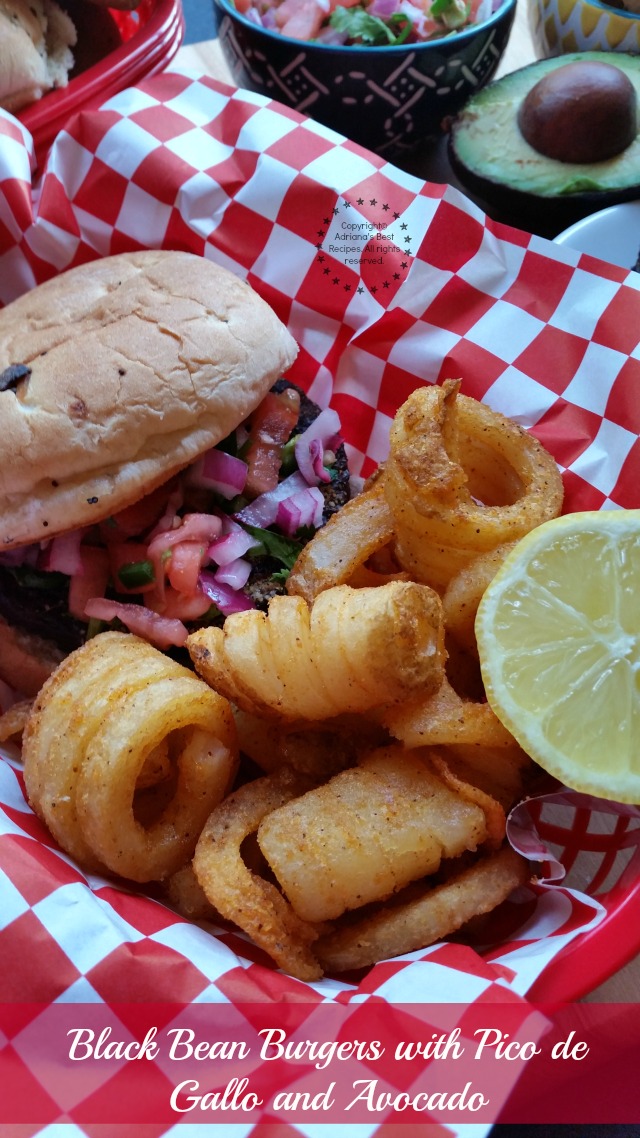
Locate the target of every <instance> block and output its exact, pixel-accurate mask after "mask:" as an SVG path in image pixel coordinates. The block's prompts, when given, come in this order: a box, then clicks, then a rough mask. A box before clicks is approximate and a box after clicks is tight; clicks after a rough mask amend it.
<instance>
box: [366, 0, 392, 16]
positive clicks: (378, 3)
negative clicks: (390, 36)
mask: <svg viewBox="0 0 640 1138" xmlns="http://www.w3.org/2000/svg"><path fill="white" fill-rule="evenodd" d="M397 8H398V3H397V0H372V2H371V4H369V6H368V8H367V11H368V13H369V15H370V16H379V17H380V18H381V19H385V18H386V17H388V16H393V15H394V13H395V12H396V11H397Z"/></svg>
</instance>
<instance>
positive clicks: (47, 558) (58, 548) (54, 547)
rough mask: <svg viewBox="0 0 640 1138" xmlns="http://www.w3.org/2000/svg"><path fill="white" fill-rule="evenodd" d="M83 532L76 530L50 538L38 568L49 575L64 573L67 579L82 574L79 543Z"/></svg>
mask: <svg viewBox="0 0 640 1138" xmlns="http://www.w3.org/2000/svg"><path fill="white" fill-rule="evenodd" d="M85 532H86V531H85V530H84V529H76V530H71V531H70V532H69V533H61V534H59V535H58V536H57V537H54V538H52V539H51V542H50V543H49V545H48V546H47V548H46V550H45V552H44V555H43V556H42V558H41V559H40V568H41V569H46V570H47V571H48V572H50V573H66V575H67V577H75V576H76V575H77V574H79V573H83V572H84V569H83V565H82V557H81V555H80V542H81V541H82V538H83V537H84V534H85Z"/></svg>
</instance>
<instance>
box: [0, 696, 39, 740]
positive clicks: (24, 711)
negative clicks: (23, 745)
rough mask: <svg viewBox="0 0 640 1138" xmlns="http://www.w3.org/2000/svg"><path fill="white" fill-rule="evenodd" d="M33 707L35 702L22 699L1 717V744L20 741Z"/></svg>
mask: <svg viewBox="0 0 640 1138" xmlns="http://www.w3.org/2000/svg"><path fill="white" fill-rule="evenodd" d="M32 706H33V700H31V699H22V700H19V701H18V703H14V704H13V705H12V706H11V707H9V708H8V709H7V711H5V712H4V713H3V714H2V715H0V743H8V742H10V741H13V742H15V743H17V742H19V741H20V739H21V738H22V732H23V731H24V729H25V726H26V723H27V719H28V718H29V713H30V711H31V708H32Z"/></svg>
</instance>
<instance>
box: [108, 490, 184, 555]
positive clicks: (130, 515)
mask: <svg viewBox="0 0 640 1138" xmlns="http://www.w3.org/2000/svg"><path fill="white" fill-rule="evenodd" d="M174 486H175V479H172V481H171V482H170V483H165V485H163V486H158V488H157V489H156V490H152V491H151V493H150V494H146V495H145V497H144V498H141V499H140V501H139V502H134V503H133V505H131V506H125V508H124V510H119V511H118V513H117V514H114V515H113V517H112V518H110V519H109V520H108V521H107V522H106V523H104V525H103V531H104V537H105V540H106V541H109V537H110V535H111V536H112V537H115V538H117V539H118V540H121V539H122V538H123V537H138V536H139V535H140V534H143V533H146V531H147V530H148V529H150V528H151V526H153V525H155V523H156V522H157V521H158V519H159V518H160V517H162V514H163V511H164V509H165V506H166V504H167V501H168V499H169V496H170V494H171V491H172V490H173V489H174Z"/></svg>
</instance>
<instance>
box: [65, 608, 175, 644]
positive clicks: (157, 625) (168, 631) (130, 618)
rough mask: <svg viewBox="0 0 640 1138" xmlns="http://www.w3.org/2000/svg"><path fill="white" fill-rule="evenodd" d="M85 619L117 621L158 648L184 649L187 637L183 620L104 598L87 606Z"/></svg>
mask: <svg viewBox="0 0 640 1138" xmlns="http://www.w3.org/2000/svg"><path fill="white" fill-rule="evenodd" d="M84 611H85V616H88V617H95V618H96V619H97V620H106V621H111V620H115V619H116V618H117V619H118V620H120V621H122V624H124V625H125V626H126V628H128V629H129V632H133V633H134V634H135V635H136V636H141V637H142V638H143V640H148V641H149V642H150V643H151V644H155V646H156V647H157V648H170V647H172V646H173V647H176V648H181V647H182V646H183V645H184V643H185V641H186V639H187V636H188V632H187V629H186V627H185V625H184V624H183V623H182V621H181V620H174V619H171V618H169V617H166V616H160V615H159V614H158V613H156V612H153V611H152V610H151V609H148V608H145V606H144V605H133V604H123V603H121V602H120V601H110V600H107V599H105V598H103V597H92V599H91V600H90V601H87V604H86V606H85V610H84Z"/></svg>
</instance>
